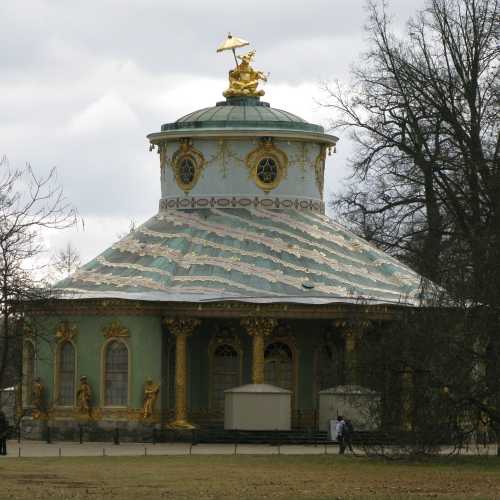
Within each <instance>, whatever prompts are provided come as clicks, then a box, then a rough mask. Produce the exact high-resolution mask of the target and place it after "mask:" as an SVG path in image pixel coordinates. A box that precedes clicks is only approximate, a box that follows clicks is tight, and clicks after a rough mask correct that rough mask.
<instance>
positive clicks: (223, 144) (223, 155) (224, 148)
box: [206, 140, 245, 177]
mask: <svg viewBox="0 0 500 500" xmlns="http://www.w3.org/2000/svg"><path fill="white" fill-rule="evenodd" d="M230 160H233V161H237V162H239V163H245V162H244V160H243V159H241V158H240V157H239V156H238V155H237V154H236V153H234V152H233V151H232V150H231V148H230V146H229V142H228V141H224V140H220V141H219V142H218V146H217V151H216V153H215V154H214V155H212V156H211V157H210V158H209V159H208V160H207V162H206V163H207V165H209V164H211V163H214V162H217V163H218V164H219V165H220V166H221V169H222V177H226V175H227V167H228V165H229V163H230Z"/></svg>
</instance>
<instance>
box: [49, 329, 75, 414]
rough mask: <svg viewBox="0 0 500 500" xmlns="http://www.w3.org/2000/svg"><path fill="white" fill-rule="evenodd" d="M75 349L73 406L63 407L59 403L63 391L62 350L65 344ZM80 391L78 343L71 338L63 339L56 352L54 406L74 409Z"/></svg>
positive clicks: (58, 342)
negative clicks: (77, 393) (61, 384)
mask: <svg viewBox="0 0 500 500" xmlns="http://www.w3.org/2000/svg"><path fill="white" fill-rule="evenodd" d="M66 342H67V343H69V344H71V346H72V347H73V358H74V370H73V372H74V373H73V378H74V381H73V404H72V405H62V404H60V403H59V394H60V390H61V386H60V382H61V370H60V367H61V349H62V346H63V345H64V344H65V343H66ZM77 390H78V349H77V345H76V343H75V342H74V341H73V340H72V339H71V338H61V339H60V340H58V341H57V343H56V347H55V352H54V391H53V395H52V401H53V406H54V407H55V408H74V407H75V406H76V392H77Z"/></svg>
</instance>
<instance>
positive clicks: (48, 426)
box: [21, 418, 161, 442]
mask: <svg viewBox="0 0 500 500" xmlns="http://www.w3.org/2000/svg"><path fill="white" fill-rule="evenodd" d="M160 430H161V424H155V423H150V422H140V421H139V422H137V421H123V420H118V421H113V420H99V421H95V420H85V421H78V420H69V419H54V420H49V421H39V420H33V419H31V418H29V419H23V422H22V424H21V437H22V439H34V440H43V441H45V440H47V435H48V434H47V433H48V432H49V433H50V440H52V441H74V442H80V440H81V441H82V442H89V441H94V442H114V441H118V442H152V441H154V440H155V438H156V436H155V433H156V432H158V431H160Z"/></svg>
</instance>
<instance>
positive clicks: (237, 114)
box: [161, 97, 324, 134]
mask: <svg viewBox="0 0 500 500" xmlns="http://www.w3.org/2000/svg"><path fill="white" fill-rule="evenodd" d="M193 129H245V130H248V129H252V130H258V129H265V130H274V129H275V130H291V131H294V132H315V133H319V134H323V133H324V129H323V127H321V126H320V125H314V124H313V123H309V122H307V121H305V120H304V119H302V118H300V117H299V116H297V115H294V114H292V113H289V112H288V111H283V110H281V109H275V108H271V107H270V105H269V103H267V102H262V101H260V99H259V98H258V97H228V98H227V100H226V101H221V102H218V103H217V104H216V105H215V106H212V107H210V108H203V109H199V110H197V111H193V112H192V113H189V114H188V115H185V116H183V117H181V118H179V119H178V120H177V121H175V122H173V123H166V124H164V125H162V127H161V131H162V132H166V131H181V130H193Z"/></svg>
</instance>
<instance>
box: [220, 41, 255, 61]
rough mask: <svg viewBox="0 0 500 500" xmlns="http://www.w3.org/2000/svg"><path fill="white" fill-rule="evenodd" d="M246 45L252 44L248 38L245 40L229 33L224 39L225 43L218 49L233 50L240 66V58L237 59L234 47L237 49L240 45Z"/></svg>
mask: <svg viewBox="0 0 500 500" xmlns="http://www.w3.org/2000/svg"><path fill="white" fill-rule="evenodd" d="M245 45H250V42H247V41H246V40H243V38H238V37H237V36H233V35H231V33H228V35H227V38H226V39H225V40H224V43H223V44H222V45H221V46H220V47H219V48H218V49H217V52H222V51H224V50H232V51H233V55H234V60H235V62H236V66H238V59H236V51H235V50H234V49H237V48H238V47H245Z"/></svg>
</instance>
